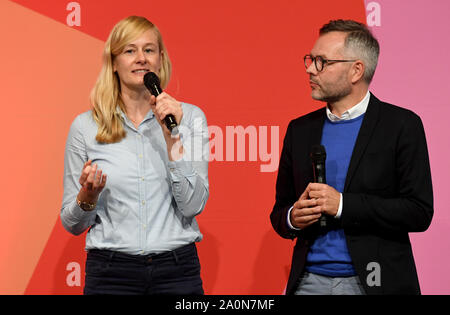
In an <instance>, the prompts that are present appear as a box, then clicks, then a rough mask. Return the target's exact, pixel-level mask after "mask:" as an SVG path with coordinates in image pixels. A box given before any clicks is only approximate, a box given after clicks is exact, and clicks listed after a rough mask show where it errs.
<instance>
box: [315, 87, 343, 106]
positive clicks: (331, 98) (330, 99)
mask: <svg viewBox="0 0 450 315" xmlns="http://www.w3.org/2000/svg"><path fill="white" fill-rule="evenodd" d="M351 92H352V88H351V85H345V86H339V87H337V88H336V87H333V89H332V90H331V91H330V90H324V89H323V88H322V85H321V86H320V90H319V93H318V94H319V95H314V93H312V95H311V96H312V98H313V99H315V100H317V101H322V102H327V103H335V102H337V101H339V100H341V99H342V98H344V97H345V96H347V95H349V94H350V93H351Z"/></svg>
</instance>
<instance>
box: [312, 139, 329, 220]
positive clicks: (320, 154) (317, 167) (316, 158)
mask: <svg viewBox="0 0 450 315" xmlns="http://www.w3.org/2000/svg"><path fill="white" fill-rule="evenodd" d="M310 156H311V161H312V166H313V172H314V182H315V183H321V184H326V183H327V180H326V176H325V160H326V159H327V153H326V152H325V147H324V146H323V145H320V144H318V145H314V146H313V147H312V150H311V155H310ZM319 223H320V226H321V227H326V226H327V218H326V216H325V215H322V216H321V217H320V219H319Z"/></svg>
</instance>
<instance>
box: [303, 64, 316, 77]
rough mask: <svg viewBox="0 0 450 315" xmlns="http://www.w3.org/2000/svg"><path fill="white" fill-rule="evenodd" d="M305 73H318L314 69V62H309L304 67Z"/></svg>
mask: <svg viewBox="0 0 450 315" xmlns="http://www.w3.org/2000/svg"><path fill="white" fill-rule="evenodd" d="M306 73H307V74H313V75H316V74H317V73H318V71H317V69H316V65H315V63H314V62H311V64H310V65H309V67H307V68H306Z"/></svg>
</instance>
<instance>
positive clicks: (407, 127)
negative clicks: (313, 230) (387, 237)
mask: <svg viewBox="0 0 450 315" xmlns="http://www.w3.org/2000/svg"><path fill="white" fill-rule="evenodd" d="M408 113H409V114H408V115H406V118H404V119H403V122H401V121H399V124H401V127H400V132H399V136H398V137H397V138H396V141H397V143H396V146H395V158H394V172H395V177H394V178H395V183H393V185H394V186H395V187H396V188H395V190H396V191H395V194H394V195H393V196H389V197H386V196H385V195H383V194H373V193H372V194H371V193H351V192H347V193H344V194H343V211H342V217H341V219H342V221H341V223H342V226H343V227H344V228H353V229H364V230H367V229H371V230H378V231H380V230H383V231H386V232H393V233H395V232H422V231H425V230H426V229H427V228H428V227H429V225H430V224H431V220H432V217H433V190H432V182H431V171H430V163H429V158H428V149H427V143H426V137H425V132H424V128H423V124H422V121H421V120H420V118H419V116H417V115H416V114H414V113H412V112H408Z"/></svg>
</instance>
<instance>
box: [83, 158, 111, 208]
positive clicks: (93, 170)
mask: <svg viewBox="0 0 450 315" xmlns="http://www.w3.org/2000/svg"><path fill="white" fill-rule="evenodd" d="M97 168H98V166H97V164H94V165H92V161H91V160H89V161H87V162H86V163H84V166H83V170H82V172H81V176H80V180H79V182H80V185H81V189H80V192H79V193H78V196H77V199H78V200H79V201H80V202H84V203H89V204H95V203H97V200H98V196H99V195H100V193H101V191H102V190H103V188H104V187H105V184H106V174H103V175H102V170H101V169H97Z"/></svg>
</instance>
